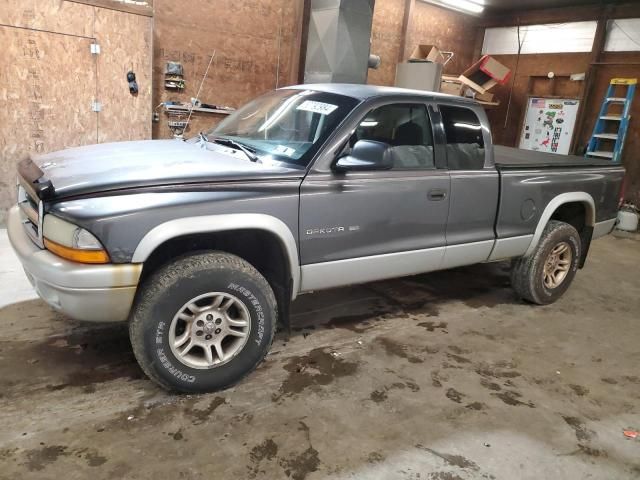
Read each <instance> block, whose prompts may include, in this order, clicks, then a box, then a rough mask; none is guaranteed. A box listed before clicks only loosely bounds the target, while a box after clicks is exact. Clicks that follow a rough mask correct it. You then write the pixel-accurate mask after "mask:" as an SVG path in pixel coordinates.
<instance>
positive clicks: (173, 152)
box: [32, 140, 304, 198]
mask: <svg viewBox="0 0 640 480" xmlns="http://www.w3.org/2000/svg"><path fill="white" fill-rule="evenodd" d="M210 148H213V149H206V148H203V146H202V144H199V143H191V142H181V141H178V140H142V141H133V142H116V143H103V144H99V145H88V146H85V147H76V148H69V149H66V150H60V151H57V152H52V153H48V154H45V155H37V156H34V157H33V158H32V160H33V162H34V163H35V164H36V165H38V166H39V167H40V169H41V170H42V171H43V172H44V175H45V177H46V178H47V179H48V180H50V181H51V183H52V185H53V188H54V191H55V194H54V197H55V198H61V197H68V196H71V195H82V194H88V193H98V192H106V191H111V190H119V189H125V188H140V187H150V186H161V185H178V184H189V183H200V182H216V181H231V180H240V181H242V180H252V179H253V180H264V179H269V180H272V179H275V178H296V177H300V178H301V177H302V176H303V175H304V170H301V169H295V168H289V167H286V166H281V164H275V163H274V164H266V163H258V162H251V161H250V160H249V159H247V158H245V157H244V156H241V155H242V154H241V153H234V151H233V150H231V149H228V148H226V147H220V146H219V145H215V146H210Z"/></svg>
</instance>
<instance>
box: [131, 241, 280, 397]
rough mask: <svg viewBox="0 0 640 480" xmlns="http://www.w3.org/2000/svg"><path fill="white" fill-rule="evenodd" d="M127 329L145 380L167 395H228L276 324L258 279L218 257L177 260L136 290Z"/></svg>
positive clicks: (242, 264) (262, 351)
mask: <svg viewBox="0 0 640 480" xmlns="http://www.w3.org/2000/svg"><path fill="white" fill-rule="evenodd" d="M141 289H142V290H141V291H140V293H139V296H138V300H137V302H136V304H135V306H134V309H133V312H132V315H131V320H130V323H129V334H130V338H131V344H132V346H133V351H134V354H135V356H136V359H137V360H138V363H139V364H140V366H141V367H142V369H143V370H144V372H145V373H146V374H147V375H148V376H149V377H150V378H151V379H152V380H154V381H155V382H156V383H158V384H159V385H160V386H162V387H164V388H166V389H168V390H174V391H181V392H189V393H204V392H211V391H215V390H220V389H223V388H226V387H229V386H231V385H233V384H234V383H236V382H237V381H239V380H240V379H241V378H243V377H244V376H246V375H247V374H249V373H250V372H251V371H252V370H253V369H254V368H256V367H257V366H258V364H259V363H260V362H261V361H262V359H263V358H264V357H265V356H266V354H267V352H268V350H269V347H270V345H271V342H272V340H273V335H274V333H275V325H276V322H277V316H278V313H277V307H276V300H275V296H274V294H273V291H272V290H271V287H270V286H269V284H268V282H267V281H266V280H265V278H264V277H263V276H262V275H260V273H259V272H258V271H257V270H256V269H255V268H254V267H253V266H251V265H250V264H249V263H247V262H246V261H244V260H243V259H241V258H239V257H237V256H235V255H231V254H228V253H223V252H211V253H198V254H193V255H189V256H186V257H183V258H180V259H178V260H176V261H174V262H172V263H170V264H169V265H167V266H165V267H163V268H161V269H160V270H159V271H158V272H156V273H154V274H153V275H151V276H150V277H149V278H148V279H147V280H146V281H145V282H144V284H143V285H142V287H141Z"/></svg>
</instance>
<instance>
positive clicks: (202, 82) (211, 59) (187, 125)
mask: <svg viewBox="0 0 640 480" xmlns="http://www.w3.org/2000/svg"><path fill="white" fill-rule="evenodd" d="M215 56H216V51H215V50H214V51H213V53H212V54H211V58H210V59H209V65H207V69H206V70H205V72H204V76H203V77H202V81H201V82H200V86H199V87H198V93H196V101H195V102H191V108H190V109H189V116H188V117H187V123H186V125H185V126H184V131H185V132H186V131H187V127H189V122H190V121H191V114H192V113H193V107H195V103H197V102H198V100H199V99H200V90H202V85H203V84H204V80H205V78H207V74H208V73H209V67H211V62H213V57H215Z"/></svg>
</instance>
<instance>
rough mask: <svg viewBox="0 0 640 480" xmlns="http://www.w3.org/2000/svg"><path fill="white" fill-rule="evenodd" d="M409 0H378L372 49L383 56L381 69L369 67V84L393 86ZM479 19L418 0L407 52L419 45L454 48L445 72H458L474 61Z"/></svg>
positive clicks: (413, 15) (411, 24)
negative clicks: (405, 10)
mask: <svg viewBox="0 0 640 480" xmlns="http://www.w3.org/2000/svg"><path fill="white" fill-rule="evenodd" d="M405 5H406V2H405V0H377V1H376V4H375V9H374V12H373V25H372V34H371V52H372V53H374V54H376V55H380V58H381V64H380V67H379V68H378V70H369V77H368V80H367V83H370V84H374V85H393V84H394V82H395V76H396V63H397V62H398V58H399V52H400V48H401V42H402V21H403V17H404V9H405ZM477 24H478V19H477V18H476V17H472V16H470V15H464V14H462V13H457V12H454V11H451V10H447V9H445V8H440V7H436V6H434V5H431V4H428V3H425V2H421V1H416V2H415V3H414V6H413V10H412V14H411V19H410V21H409V29H408V31H407V34H406V35H407V40H406V55H407V56H408V55H410V53H411V51H412V50H413V48H414V47H415V46H416V45H418V44H427V45H436V46H438V47H439V48H440V49H441V50H446V51H453V52H454V53H455V56H454V60H453V61H452V62H450V63H449V64H447V66H446V67H445V70H444V71H445V73H450V74H454V73H456V74H458V73H461V72H462V71H464V70H465V69H466V68H467V67H468V66H469V65H471V64H472V63H473V55H474V48H475V41H476V33H477Z"/></svg>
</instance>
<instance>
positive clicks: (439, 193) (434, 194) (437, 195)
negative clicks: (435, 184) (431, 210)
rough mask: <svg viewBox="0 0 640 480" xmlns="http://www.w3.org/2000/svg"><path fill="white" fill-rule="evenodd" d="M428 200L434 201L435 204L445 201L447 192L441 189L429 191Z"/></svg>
mask: <svg viewBox="0 0 640 480" xmlns="http://www.w3.org/2000/svg"><path fill="white" fill-rule="evenodd" d="M427 198H428V199H429V200H433V201H434V202H439V201H440V200H444V199H445V198H447V191H446V190H442V189H440V188H434V189H433V190H429V193H427Z"/></svg>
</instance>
